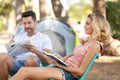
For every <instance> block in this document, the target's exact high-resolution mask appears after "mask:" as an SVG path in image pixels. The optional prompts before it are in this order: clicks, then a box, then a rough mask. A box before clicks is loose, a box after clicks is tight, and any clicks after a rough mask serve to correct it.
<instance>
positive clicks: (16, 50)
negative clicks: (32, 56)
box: [6, 40, 30, 57]
mask: <svg viewBox="0 0 120 80" xmlns="http://www.w3.org/2000/svg"><path fill="white" fill-rule="evenodd" d="M27 43H30V41H29V40H26V41H21V42H11V43H7V44H6V49H7V52H8V54H9V55H10V56H12V57H15V56H17V55H19V54H22V53H26V52H29V50H28V49H27V48H25V46H24V45H25V44H27Z"/></svg>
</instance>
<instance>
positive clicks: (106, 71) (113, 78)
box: [0, 33, 120, 80]
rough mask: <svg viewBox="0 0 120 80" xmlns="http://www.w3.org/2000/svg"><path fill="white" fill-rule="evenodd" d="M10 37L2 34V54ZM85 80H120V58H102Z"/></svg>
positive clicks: (0, 36)
mask: <svg viewBox="0 0 120 80" xmlns="http://www.w3.org/2000/svg"><path fill="white" fill-rule="evenodd" d="M9 40H10V39H9V38H8V35H6V34H4V33H0V52H2V51H6V50H5V43H7V42H9ZM85 80H120V57H115V56H101V57H100V58H99V59H97V60H96V61H95V63H94V64H93V66H92V68H91V69H90V71H89V73H88V74H87V76H86V78H85Z"/></svg>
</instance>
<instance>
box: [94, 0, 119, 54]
mask: <svg viewBox="0 0 120 80" xmlns="http://www.w3.org/2000/svg"><path fill="white" fill-rule="evenodd" d="M93 13H100V14H102V15H103V16H104V17H105V18H106V8H105V0H94V7H93ZM104 46H105V49H104V51H103V52H102V55H114V56H120V41H119V40H116V39H113V38H112V36H111V39H110V43H109V44H106V45H104Z"/></svg>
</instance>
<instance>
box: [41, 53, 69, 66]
mask: <svg viewBox="0 0 120 80" xmlns="http://www.w3.org/2000/svg"><path fill="white" fill-rule="evenodd" d="M42 53H43V54H45V55H47V56H49V57H51V58H53V59H55V60H56V61H57V62H58V63H60V64H62V65H64V66H68V64H67V63H65V62H64V61H62V60H61V59H59V58H58V57H56V56H55V55H54V54H52V53H47V52H45V51H42Z"/></svg>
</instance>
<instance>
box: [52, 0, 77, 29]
mask: <svg viewBox="0 0 120 80" xmlns="http://www.w3.org/2000/svg"><path fill="white" fill-rule="evenodd" d="M51 2H52V8H53V11H54V14H55V16H56V18H58V19H60V20H61V21H62V22H63V23H66V24H67V25H69V26H70V27H71V28H72V29H73V30H74V31H76V28H75V25H76V23H75V22H74V21H73V20H72V19H71V18H70V17H69V16H68V13H67V11H66V10H65V9H64V7H63V5H62V3H61V2H60V0H51Z"/></svg>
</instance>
